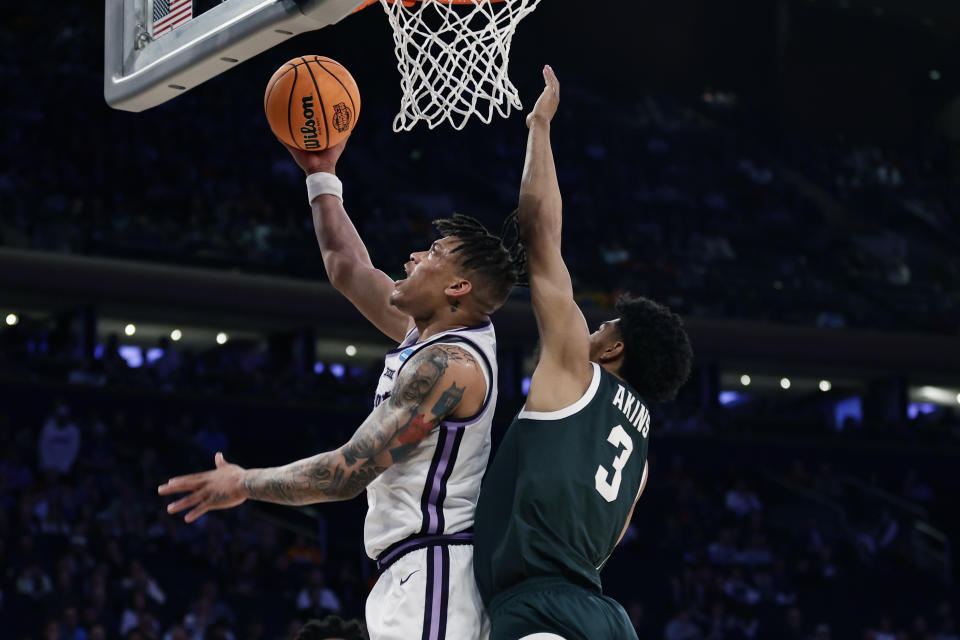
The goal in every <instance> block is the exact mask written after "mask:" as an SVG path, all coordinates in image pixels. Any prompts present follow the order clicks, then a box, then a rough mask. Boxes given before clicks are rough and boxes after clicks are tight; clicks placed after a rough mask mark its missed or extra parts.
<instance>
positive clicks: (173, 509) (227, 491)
mask: <svg viewBox="0 0 960 640" xmlns="http://www.w3.org/2000/svg"><path fill="white" fill-rule="evenodd" d="M214 464H216V469H214V470H213V471H206V472H204V473H194V474H191V475H188V476H179V477H177V478H172V479H170V480H167V483H166V484H163V485H160V486H159V487H157V493H159V494H160V495H162V496H169V495H173V494H176V493H188V494H189V495H187V496H184V497H183V498H180V499H179V500H177V501H176V502H173V503H171V504H170V505H169V506H168V507H167V512H168V513H178V512H180V511H183V510H184V509H189V508H190V507H193V509H191V510H190V512H189V513H187V515H186V517H185V518H184V520H186V521H187V522H193V521H194V520H196V519H197V518H199V517H200V516H202V515H203V514H205V513H206V512H207V511H213V510H216V509H229V508H230V507H236V506H237V505H239V504H242V503H243V502H244V501H245V500H246V499H247V497H248V496H247V492H246V489H244V487H243V474H244V469H243V467H240V466H238V465H235V464H229V463H228V462H227V461H226V459H225V458H224V457H223V454H222V453H217V455H216V456H215V457H214Z"/></svg>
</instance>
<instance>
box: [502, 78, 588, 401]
mask: <svg viewBox="0 0 960 640" xmlns="http://www.w3.org/2000/svg"><path fill="white" fill-rule="evenodd" d="M543 77H544V81H545V84H546V86H545V87H544V89H543V93H542V94H541V96H540V99H539V100H537V104H536V106H534V108H533V112H531V113H530V115H528V116H527V127H528V128H529V130H530V132H529V134H528V137H527V155H526V160H525V162H524V167H523V179H522V182H521V185H520V206H519V215H518V223H519V226H520V238H521V240H522V241H523V244H524V247H525V248H526V252H527V260H528V275H529V279H530V298H531V301H532V303H533V313H534V315H535V316H536V318H537V327H538V328H539V331H540V362H539V363H538V364H537V369H536V371H535V372H534V374H533V379H532V380H531V382H530V393H529V394H528V395H527V405H526V406H527V409H529V410H531V411H555V410H557V409H562V408H564V407H567V406H569V405H570V404H573V403H574V402H576V401H577V400H578V399H579V398H580V397H581V396H582V395H583V393H584V392H585V391H586V390H587V387H588V386H589V385H590V379H591V375H592V369H591V367H590V332H589V330H588V329H587V323H586V321H585V320H584V318H583V313H581V311H580V308H579V307H578V306H577V304H576V302H575V301H574V299H573V285H572V284H571V282H570V273H569V272H568V271H567V265H566V264H564V262H563V256H562V255H561V253H560V232H561V229H562V227H563V201H562V199H561V197H560V185H559V183H558V181H557V170H556V167H555V166H554V161H553V149H552V148H551V145H550V123H551V121H552V120H553V116H554V114H555V113H556V111H557V106H558V105H559V102H560V83H559V82H558V81H557V77H556V76H555V75H554V73H553V69H551V68H550V67H545V68H544V70H543Z"/></svg>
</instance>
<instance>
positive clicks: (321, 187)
mask: <svg viewBox="0 0 960 640" xmlns="http://www.w3.org/2000/svg"><path fill="white" fill-rule="evenodd" d="M324 194H330V195H331V196H337V198H339V199H340V202H343V183H342V182H340V178H338V177H337V176H335V175H333V174H332V173H325V172H320V173H311V174H310V175H308V176H307V204H312V203H313V200H314V199H315V198H316V197H317V196H322V195H324Z"/></svg>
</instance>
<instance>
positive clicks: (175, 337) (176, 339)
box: [170, 329, 183, 342]
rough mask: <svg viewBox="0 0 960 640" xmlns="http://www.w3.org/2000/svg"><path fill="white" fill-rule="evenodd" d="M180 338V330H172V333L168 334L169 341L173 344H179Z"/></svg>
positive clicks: (181, 333)
mask: <svg viewBox="0 0 960 640" xmlns="http://www.w3.org/2000/svg"><path fill="white" fill-rule="evenodd" d="M182 337H183V331H180V329H174V330H173V331H171V332H170V339H171V340H173V341H174V342H179V341H180V338H182Z"/></svg>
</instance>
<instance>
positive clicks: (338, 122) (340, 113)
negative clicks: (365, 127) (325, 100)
mask: <svg viewBox="0 0 960 640" xmlns="http://www.w3.org/2000/svg"><path fill="white" fill-rule="evenodd" d="M352 115H353V114H352V113H350V107H348V106H347V103H345V102H338V103H337V104H335V105H333V127H334V129H336V130H337V131H339V132H340V133H343V132H344V131H346V130H347V129H349V128H350V118H351V117H352Z"/></svg>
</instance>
